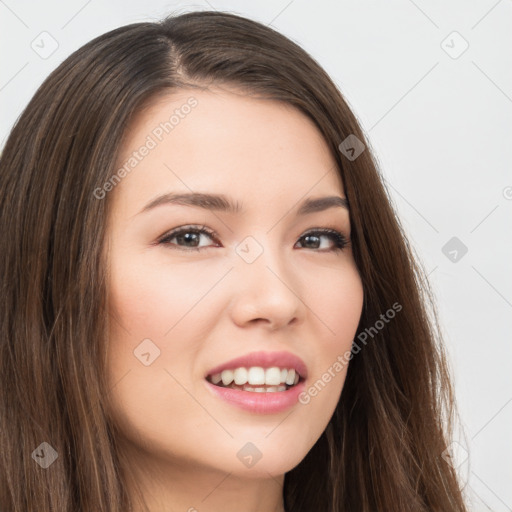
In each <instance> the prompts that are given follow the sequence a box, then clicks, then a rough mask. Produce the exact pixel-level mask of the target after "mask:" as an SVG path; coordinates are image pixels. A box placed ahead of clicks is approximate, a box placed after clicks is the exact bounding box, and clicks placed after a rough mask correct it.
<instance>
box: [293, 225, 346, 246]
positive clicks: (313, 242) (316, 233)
mask: <svg viewBox="0 0 512 512" xmlns="http://www.w3.org/2000/svg"><path fill="white" fill-rule="evenodd" d="M322 238H327V239H330V241H331V243H332V244H334V247H332V246H331V247H330V248H329V244H328V243H327V244H322V241H321V239H322ZM299 240H305V243H306V245H307V246H308V247H306V249H327V251H323V250H322V251H320V252H340V251H342V250H343V249H345V247H347V245H348V244H349V241H348V240H347V239H346V237H345V235H343V234H342V233H340V232H339V231H336V230H335V229H315V230H313V231H309V232H308V233H306V234H305V235H302V236H301V237H300V239H299ZM326 245H327V247H326Z"/></svg>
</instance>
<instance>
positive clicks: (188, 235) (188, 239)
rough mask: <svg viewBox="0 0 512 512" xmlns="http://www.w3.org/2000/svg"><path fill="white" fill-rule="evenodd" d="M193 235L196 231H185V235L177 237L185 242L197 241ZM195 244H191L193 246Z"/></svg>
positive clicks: (195, 235) (195, 234)
mask: <svg viewBox="0 0 512 512" xmlns="http://www.w3.org/2000/svg"><path fill="white" fill-rule="evenodd" d="M194 237H197V233H186V234H185V235H180V236H179V237H178V238H179V239H182V240H184V241H185V242H191V241H192V242H194V241H196V242H197V241H198V240H197V238H196V239H194ZM196 245H197V244H193V246H194V247H195V246H196Z"/></svg>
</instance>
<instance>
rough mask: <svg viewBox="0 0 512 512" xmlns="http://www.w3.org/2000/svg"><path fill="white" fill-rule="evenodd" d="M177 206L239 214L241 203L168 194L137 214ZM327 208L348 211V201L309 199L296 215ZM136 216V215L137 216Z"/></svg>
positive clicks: (216, 196) (196, 194)
mask: <svg viewBox="0 0 512 512" xmlns="http://www.w3.org/2000/svg"><path fill="white" fill-rule="evenodd" d="M168 204H177V205H181V206H195V207H199V208H204V209H208V210H215V211H221V212H227V213H232V214H234V213H241V212H243V208H242V205H241V203H239V202H238V201H237V202H235V203H234V202H232V201H231V200H230V199H229V198H227V197H226V196H224V195H222V194H206V193H199V192H191V193H179V194H178V193H172V192H171V193H168V194H162V195H160V196H158V197H156V198H155V199H153V200H152V201H150V202H149V203H148V204H147V205H146V206H144V208H143V209H142V210H141V211H140V212H139V214H140V213H143V212H147V211H149V210H152V209H154V208H156V207H157V206H161V205H168ZM329 208H344V209H346V210H347V211H348V209H349V206H348V200H347V198H345V197H340V196H325V197H317V198H309V199H306V200H305V201H304V202H302V203H301V205H300V207H299V209H298V211H297V215H307V214H310V213H315V212H321V211H324V210H327V209H329ZM137 215H138V214H137Z"/></svg>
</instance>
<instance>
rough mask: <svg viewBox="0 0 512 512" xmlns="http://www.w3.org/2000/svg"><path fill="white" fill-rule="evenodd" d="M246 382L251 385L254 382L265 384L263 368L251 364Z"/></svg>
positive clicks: (254, 383)
mask: <svg viewBox="0 0 512 512" xmlns="http://www.w3.org/2000/svg"><path fill="white" fill-rule="evenodd" d="M247 382H248V383H249V384H251V385H252V386H254V385H256V384H265V370H264V369H263V368H261V367H260V366H253V367H251V368H249V371H248V372H247ZM244 384H245V383H244Z"/></svg>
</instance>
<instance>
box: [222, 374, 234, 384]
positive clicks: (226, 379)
mask: <svg viewBox="0 0 512 512" xmlns="http://www.w3.org/2000/svg"><path fill="white" fill-rule="evenodd" d="M220 376H221V379H222V384H224V386H227V385H228V384H231V383H232V382H233V379H234V375H233V372H232V371H231V370H224V371H223V372H222V373H221V374H220Z"/></svg>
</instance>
